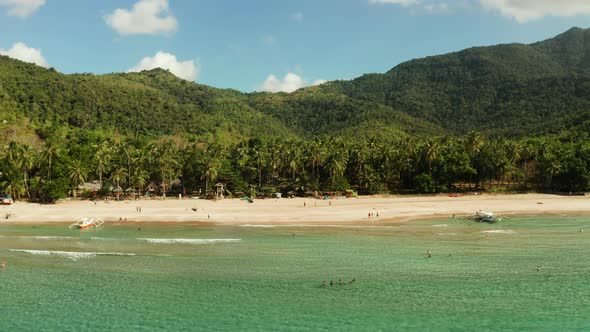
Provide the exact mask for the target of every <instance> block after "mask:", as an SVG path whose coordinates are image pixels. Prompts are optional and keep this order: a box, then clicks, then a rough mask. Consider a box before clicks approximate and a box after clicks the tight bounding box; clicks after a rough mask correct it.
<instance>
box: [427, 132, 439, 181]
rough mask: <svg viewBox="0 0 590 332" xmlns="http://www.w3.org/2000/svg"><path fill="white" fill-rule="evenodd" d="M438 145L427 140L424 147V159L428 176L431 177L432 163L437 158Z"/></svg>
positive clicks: (431, 140)
mask: <svg viewBox="0 0 590 332" xmlns="http://www.w3.org/2000/svg"><path fill="white" fill-rule="evenodd" d="M438 150H439V147H438V144H437V143H436V142H435V141H434V140H433V139H432V138H429V139H428V140H427V141H426V143H425V145H424V159H425V160H426V163H427V164H428V174H429V175H432V161H433V160H435V159H436V158H437V157H438Z"/></svg>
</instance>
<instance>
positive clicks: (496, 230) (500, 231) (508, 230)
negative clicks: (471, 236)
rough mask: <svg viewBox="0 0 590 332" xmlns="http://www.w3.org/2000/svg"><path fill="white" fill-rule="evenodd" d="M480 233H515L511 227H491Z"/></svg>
mask: <svg viewBox="0 0 590 332" xmlns="http://www.w3.org/2000/svg"><path fill="white" fill-rule="evenodd" d="M482 233H495V234H516V232H515V231H513V230H511V229H492V230H489V231H482Z"/></svg>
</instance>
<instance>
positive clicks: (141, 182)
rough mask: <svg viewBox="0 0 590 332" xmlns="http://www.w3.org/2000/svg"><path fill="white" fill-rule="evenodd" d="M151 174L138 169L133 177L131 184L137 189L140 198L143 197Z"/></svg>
mask: <svg viewBox="0 0 590 332" xmlns="http://www.w3.org/2000/svg"><path fill="white" fill-rule="evenodd" d="M148 177H149V174H148V173H147V171H145V170H142V169H139V168H136V169H135V170H134V172H133V175H132V176H131V184H132V185H133V186H134V187H135V188H137V194H138V196H141V192H142V191H143V188H144V186H145V185H146V184H147V181H148Z"/></svg>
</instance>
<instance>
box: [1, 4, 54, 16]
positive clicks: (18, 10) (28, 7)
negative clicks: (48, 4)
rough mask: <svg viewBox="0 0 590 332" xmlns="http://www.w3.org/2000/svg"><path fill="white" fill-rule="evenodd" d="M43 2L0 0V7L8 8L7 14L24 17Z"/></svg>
mask: <svg viewBox="0 0 590 332" xmlns="http://www.w3.org/2000/svg"><path fill="white" fill-rule="evenodd" d="M44 4H45V0H0V7H7V8H8V15H10V16H17V17H21V18H25V17H28V16H30V15H31V14H33V13H34V12H35V11H36V10H37V9H39V8H40V7H41V6H43V5H44Z"/></svg>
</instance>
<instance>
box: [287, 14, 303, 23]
mask: <svg viewBox="0 0 590 332" xmlns="http://www.w3.org/2000/svg"><path fill="white" fill-rule="evenodd" d="M290 18H291V21H295V22H301V21H303V13H302V12H295V13H293V14H291V16H290Z"/></svg>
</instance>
